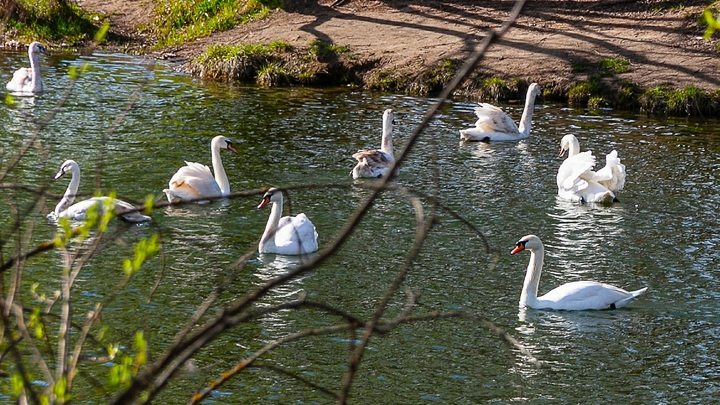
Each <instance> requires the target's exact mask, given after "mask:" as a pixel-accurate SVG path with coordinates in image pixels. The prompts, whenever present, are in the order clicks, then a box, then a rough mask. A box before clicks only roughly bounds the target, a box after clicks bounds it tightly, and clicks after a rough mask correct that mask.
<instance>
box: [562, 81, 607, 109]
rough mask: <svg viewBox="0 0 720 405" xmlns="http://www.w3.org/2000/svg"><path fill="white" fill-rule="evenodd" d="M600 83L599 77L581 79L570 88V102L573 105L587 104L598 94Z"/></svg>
mask: <svg viewBox="0 0 720 405" xmlns="http://www.w3.org/2000/svg"><path fill="white" fill-rule="evenodd" d="M599 89H600V83H599V81H598V79H597V78H594V77H593V78H590V79H589V80H587V81H581V82H578V83H576V84H575V86H573V87H571V88H570V90H568V95H567V96H568V104H570V105H572V106H585V105H587V102H588V101H589V100H590V98H591V97H593V96H598V92H599Z"/></svg>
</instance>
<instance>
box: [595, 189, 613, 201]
mask: <svg viewBox="0 0 720 405" xmlns="http://www.w3.org/2000/svg"><path fill="white" fill-rule="evenodd" d="M614 201H615V194H613V193H612V191H610V190H608V191H605V192H604V193H601V194H599V195H597V196H596V197H595V202H596V203H601V204H612V203H613V202H614Z"/></svg>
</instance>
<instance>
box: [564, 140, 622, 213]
mask: <svg viewBox="0 0 720 405" xmlns="http://www.w3.org/2000/svg"><path fill="white" fill-rule="evenodd" d="M566 151H567V153H568V157H567V159H565V161H563V163H562V164H561V165H560V168H558V174H557V186H558V195H559V196H560V197H561V198H564V199H566V200H570V201H573V202H596V203H612V202H615V201H618V200H617V198H616V197H615V192H616V191H620V190H622V188H623V187H624V186H625V165H623V164H622V163H620V159H619V158H618V157H617V151H612V152H610V153H609V154H608V155H607V156H606V160H607V163H606V165H605V167H604V168H602V169H601V170H599V171H597V172H595V171H593V170H592V168H593V166H595V156H593V154H592V152H591V151H585V152H580V143H579V142H578V140H577V138H576V137H575V135H565V136H564V137H563V138H562V140H561V141H560V156H563V155H564V154H565V152H566Z"/></svg>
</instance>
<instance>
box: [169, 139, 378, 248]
mask: <svg viewBox="0 0 720 405" xmlns="http://www.w3.org/2000/svg"><path fill="white" fill-rule="evenodd" d="M391 147H392V146H391ZM221 149H227V150H229V151H231V152H233V153H237V150H235V148H234V147H233V146H232V142H231V141H230V140H229V139H228V138H226V137H224V136H222V135H219V136H216V137H215V138H213V140H212V142H210V152H211V155H212V166H213V171H214V172H215V176H214V177H213V174H212V173H211V172H210V168H209V167H207V166H205V165H203V164H201V163H193V162H185V166H183V167H181V168H180V169H179V170H178V171H177V172H175V174H174V175H173V176H172V178H171V179H170V182H169V188H167V189H164V190H163V192H164V193H165V195H166V197H167V199H168V201H169V202H170V203H179V202H203V201H207V200H208V199H212V198H219V197H227V196H229V195H230V181H229V180H228V177H227V173H225V168H224V167H223V163H222V158H221V157H220V150H221ZM270 203H272V208H271V209H270V217H269V218H268V222H267V225H266V226H265V232H264V233H263V235H262V238H261V239H260V245H259V248H258V250H259V251H260V253H276V254H283V255H299V254H307V253H312V252H315V251H316V250H318V243H317V238H318V234H317V232H316V231H315V226H314V225H313V224H312V222H310V220H309V219H308V217H307V216H306V215H305V214H298V215H297V216H295V217H291V216H286V217H282V218H281V216H282V210H283V196H282V192H281V191H280V190H278V189H275V188H273V189H270V190H268V192H267V193H265V195H264V196H263V199H262V202H261V203H260V205H258V208H263V207H265V206H266V205H268V204H270Z"/></svg>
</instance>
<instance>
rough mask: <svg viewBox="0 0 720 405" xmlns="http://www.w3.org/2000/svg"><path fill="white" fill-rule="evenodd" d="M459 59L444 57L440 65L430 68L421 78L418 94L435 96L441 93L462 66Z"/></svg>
mask: <svg viewBox="0 0 720 405" xmlns="http://www.w3.org/2000/svg"><path fill="white" fill-rule="evenodd" d="M461 63H462V62H461V61H459V60H457V59H443V61H442V62H441V63H440V66H438V67H435V68H433V69H430V70H428V71H427V72H426V73H425V74H424V75H423V76H422V78H421V79H420V80H421V83H420V86H418V90H419V91H418V92H417V94H419V95H423V96H434V95H437V94H439V93H440V92H441V91H442V89H443V88H444V87H445V85H447V84H448V83H449V82H450V80H451V79H452V78H453V76H455V73H457V71H458V69H459V68H460V66H461Z"/></svg>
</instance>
